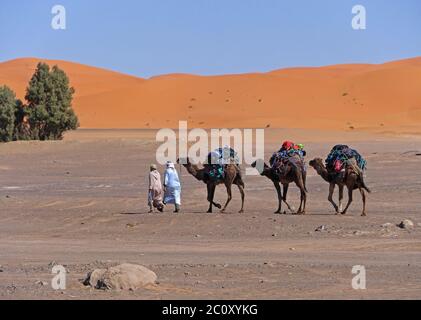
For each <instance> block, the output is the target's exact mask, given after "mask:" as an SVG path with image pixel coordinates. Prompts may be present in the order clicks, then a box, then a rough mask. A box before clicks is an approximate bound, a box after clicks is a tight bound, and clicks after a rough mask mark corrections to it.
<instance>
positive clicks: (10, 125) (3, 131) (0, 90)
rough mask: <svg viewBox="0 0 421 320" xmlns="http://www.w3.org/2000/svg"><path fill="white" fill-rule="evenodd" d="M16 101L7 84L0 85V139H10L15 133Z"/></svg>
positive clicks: (6, 140) (3, 140)
mask: <svg viewBox="0 0 421 320" xmlns="http://www.w3.org/2000/svg"><path fill="white" fill-rule="evenodd" d="M17 101H18V100H16V95H15V93H14V92H13V91H12V90H11V89H9V88H8V87H7V86H3V87H0V141H1V142H9V141H12V140H13V138H14V134H15V122H16V115H15V114H16V109H17Z"/></svg>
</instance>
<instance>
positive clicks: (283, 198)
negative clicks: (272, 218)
mask: <svg viewBox="0 0 421 320" xmlns="http://www.w3.org/2000/svg"><path fill="white" fill-rule="evenodd" d="M282 186H283V187H284V196H283V197H282V200H283V201H284V203H285V204H286V205H287V207H288V210H289V211H291V212H292V213H294V210H293V209H292V207H291V206H290V205H289V203H288V202H287V196H288V189H289V184H288V183H285V184H283V185H282Z"/></svg>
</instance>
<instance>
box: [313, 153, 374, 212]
mask: <svg viewBox="0 0 421 320" xmlns="http://www.w3.org/2000/svg"><path fill="white" fill-rule="evenodd" d="M310 166H311V167H313V168H314V169H315V170H316V172H317V173H318V174H319V175H320V176H321V177H322V178H323V179H324V180H325V181H326V182H328V183H329V196H328V200H329V202H330V203H332V205H333V207H334V208H335V211H336V214H339V213H341V214H346V212H347V211H348V209H349V207H350V205H351V203H352V201H353V191H354V190H356V189H358V190H359V191H360V193H361V197H362V201H363V211H362V214H361V215H362V216H366V215H367V213H366V194H365V192H366V191H367V192H368V193H370V192H371V191H370V189H369V188H368V187H367V185H366V184H365V182H364V171H365V170H366V168H367V161H366V160H365V159H364V158H363V157H362V156H361V155H360V154H359V153H358V152H357V151H356V150H354V149H351V148H349V147H348V146H346V145H337V146H335V147H333V149H332V151H331V152H330V153H329V155H328V156H327V158H326V160H325V163H323V160H322V159H321V158H316V159H313V160H311V161H310ZM336 186H338V187H339V205H337V204H336V203H335V201H334V200H333V193H334V191H335V187H336ZM345 186H346V187H347V189H348V203H347V205H346V207H345V210H342V200H343V196H344V188H345Z"/></svg>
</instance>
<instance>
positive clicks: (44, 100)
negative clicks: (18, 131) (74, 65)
mask: <svg viewBox="0 0 421 320" xmlns="http://www.w3.org/2000/svg"><path fill="white" fill-rule="evenodd" d="M74 92H75V91H74V89H73V88H72V87H70V85H69V78H68V77H67V75H66V73H65V72H64V71H63V70H61V69H59V68H58V67H57V66H54V67H53V68H52V69H51V70H50V67H49V66H48V65H47V64H45V63H39V64H38V66H37V69H36V71H35V73H34V75H33V76H32V78H31V81H30V82H29V86H28V88H27V90H26V96H25V99H26V100H27V102H28V109H27V112H28V118H29V124H30V128H31V132H32V135H33V138H34V139H40V140H50V139H53V140H58V139H62V138H63V133H64V132H65V131H68V130H75V129H77V128H78V127H79V122H78V119H77V116H76V114H75V113H74V111H73V109H72V100H73V94H74Z"/></svg>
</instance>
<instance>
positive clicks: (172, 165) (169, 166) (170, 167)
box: [167, 161, 175, 169]
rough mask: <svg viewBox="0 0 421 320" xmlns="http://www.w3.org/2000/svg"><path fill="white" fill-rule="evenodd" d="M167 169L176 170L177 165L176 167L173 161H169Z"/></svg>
mask: <svg viewBox="0 0 421 320" xmlns="http://www.w3.org/2000/svg"><path fill="white" fill-rule="evenodd" d="M167 168H168V169H175V165H174V163H172V162H171V161H168V162H167Z"/></svg>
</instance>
